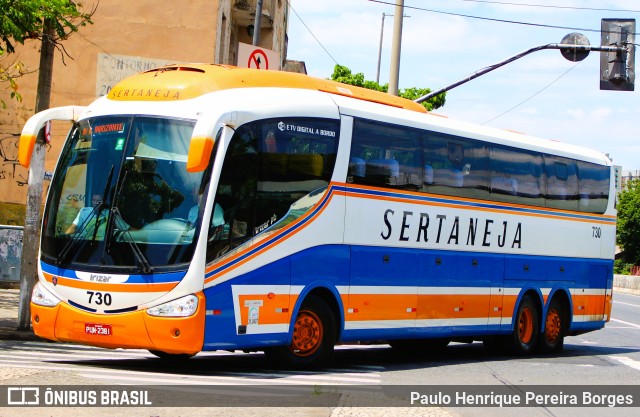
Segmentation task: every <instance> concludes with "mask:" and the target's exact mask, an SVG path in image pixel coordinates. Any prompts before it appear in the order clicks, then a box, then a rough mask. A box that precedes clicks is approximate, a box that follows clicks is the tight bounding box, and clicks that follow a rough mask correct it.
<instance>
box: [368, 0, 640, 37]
mask: <svg viewBox="0 0 640 417" xmlns="http://www.w3.org/2000/svg"><path fill="white" fill-rule="evenodd" d="M367 1H369V2H371V3H379V4H385V5H387V6H395V3H391V2H388V1H382V0H367ZM404 7H405V9H414V10H420V11H423V12H430V13H437V14H444V15H449V16H458V17H465V18H468V19H477V20H486V21H490V22H498V23H510V24H514V25H523V26H533V27H541V28H547V29H565V30H574V31H581V32H597V33H600V32H601V30H600V29H586V28H576V27H571V26H557V25H545V24H543V23H531V22H519V21H517V20H505V19H495V18H491V17H482V16H473V15H468V14H462V13H454V12H445V11H442V10H433V9H427V8H424V7H417V6H407V5H405V6H404ZM636 35H637V34H636Z"/></svg>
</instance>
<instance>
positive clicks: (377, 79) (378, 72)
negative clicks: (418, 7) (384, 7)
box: [376, 13, 411, 84]
mask: <svg viewBox="0 0 640 417" xmlns="http://www.w3.org/2000/svg"><path fill="white" fill-rule="evenodd" d="M392 16H393V15H392V14H385V13H382V24H381V25H380V46H379V47H378V71H377V72H376V83H378V84H380V59H381V57H382V38H383V34H384V18H385V17H392ZM403 17H411V16H407V15H406V14H405V15H403Z"/></svg>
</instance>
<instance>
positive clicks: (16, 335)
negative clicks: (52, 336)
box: [0, 288, 41, 340]
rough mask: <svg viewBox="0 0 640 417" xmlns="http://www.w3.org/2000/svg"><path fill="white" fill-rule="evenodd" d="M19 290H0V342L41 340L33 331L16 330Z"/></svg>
mask: <svg viewBox="0 0 640 417" xmlns="http://www.w3.org/2000/svg"><path fill="white" fill-rule="evenodd" d="M19 299H20V290H14V289H4V288H0V340H41V339H40V338H39V337H38V336H36V335H35V334H33V330H16V329H17V328H18V304H19Z"/></svg>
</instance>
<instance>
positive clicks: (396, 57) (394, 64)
mask: <svg viewBox="0 0 640 417" xmlns="http://www.w3.org/2000/svg"><path fill="white" fill-rule="evenodd" d="M403 19H404V0H396V12H395V15H394V17H393V44H392V46H391V69H390V71H389V94H391V95H394V96H397V95H398V80H399V78H400V47H401V44H402V20H403Z"/></svg>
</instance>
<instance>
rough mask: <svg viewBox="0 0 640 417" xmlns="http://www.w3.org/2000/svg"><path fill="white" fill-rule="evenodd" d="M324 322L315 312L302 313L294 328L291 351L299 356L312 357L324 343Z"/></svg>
mask: <svg viewBox="0 0 640 417" xmlns="http://www.w3.org/2000/svg"><path fill="white" fill-rule="evenodd" d="M323 333H324V331H323V328H322V321H320V318H319V317H318V316H317V315H316V314H315V313H314V312H313V311H301V312H300V314H298V318H297V319H296V323H295V324H294V326H293V340H292V342H291V346H290V349H291V351H292V352H293V353H294V354H296V355H297V356H309V355H312V354H313V353H314V352H315V351H316V350H318V348H319V347H320V343H321V342H322V335H323Z"/></svg>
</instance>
